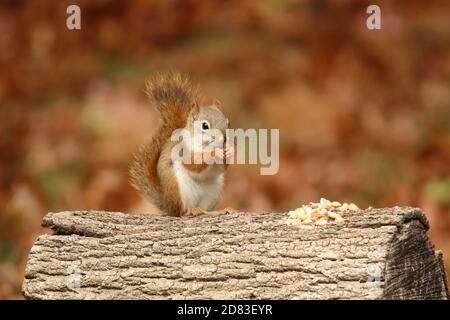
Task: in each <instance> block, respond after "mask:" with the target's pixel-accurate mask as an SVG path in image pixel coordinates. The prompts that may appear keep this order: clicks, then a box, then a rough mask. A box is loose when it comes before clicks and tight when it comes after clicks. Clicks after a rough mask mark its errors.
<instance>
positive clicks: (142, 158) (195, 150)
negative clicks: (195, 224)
mask: <svg viewBox="0 0 450 320" xmlns="http://www.w3.org/2000/svg"><path fill="white" fill-rule="evenodd" d="M146 92H147V94H148V96H149V98H150V100H151V102H152V104H154V106H155V107H156V108H157V110H158V111H159V113H160V115H161V120H162V121H161V123H160V125H159V127H158V128H157V130H156V132H155V134H154V136H153V138H152V139H151V141H150V142H149V143H148V144H146V145H144V146H143V147H142V148H141V149H140V151H139V152H137V153H136V154H135V157H134V161H133V163H132V165H131V167H130V179H131V183H132V185H133V186H134V187H135V188H136V189H137V190H138V191H139V192H141V193H142V194H144V195H145V196H147V197H148V198H149V199H150V200H151V201H152V202H153V203H154V204H155V205H156V206H157V207H158V208H159V209H160V210H161V211H162V212H163V213H164V214H167V215H171V216H184V215H196V214H200V213H203V212H204V211H208V210H211V209H213V208H214V206H215V205H216V204H217V202H218V200H219V198H220V194H221V192H222V189H223V185H224V179H225V173H226V169H227V167H228V165H227V164H226V162H227V161H226V159H227V158H229V157H231V156H232V154H233V148H232V147H231V146H228V147H227V143H226V129H227V128H228V127H229V121H228V119H227V118H226V117H225V115H224V114H223V113H222V112H221V111H220V109H219V108H218V107H217V106H216V105H199V103H198V93H197V92H198V91H197V87H196V86H195V85H193V84H192V83H191V82H190V80H189V79H188V78H187V77H186V76H183V75H180V74H177V73H171V74H166V75H159V76H156V77H154V78H153V79H151V80H150V81H149V82H148V83H147V90H146ZM176 129H186V130H187V132H188V133H190V134H192V135H194V134H199V136H201V137H202V140H201V141H200V143H199V141H195V140H193V139H190V140H189V141H188V142H184V143H187V145H186V150H187V152H189V156H191V158H192V159H194V157H197V156H199V155H200V160H201V161H200V162H198V161H188V162H191V163H188V162H186V161H182V159H173V157H172V149H173V148H174V146H175V145H176V144H177V143H179V142H178V141H172V140H171V137H172V133H173V132H174V131H175V130H176ZM213 129H215V130H213ZM212 131H214V132H219V135H218V136H217V134H215V135H214V136H213V135H212V133H211V132H212ZM212 140H214V141H213V142H214V145H215V146H216V147H214V149H213V151H212V152H206V153H205V152H204V151H203V147H205V146H206V145H208V144H210V143H211V141H212ZM216 157H217V158H221V159H222V160H223V161H218V162H211V161H206V159H210V160H211V159H213V160H214V158H216ZM220 162H222V163H220Z"/></svg>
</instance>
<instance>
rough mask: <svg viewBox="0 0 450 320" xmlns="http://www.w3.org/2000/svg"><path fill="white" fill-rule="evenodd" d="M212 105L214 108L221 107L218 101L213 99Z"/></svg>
mask: <svg viewBox="0 0 450 320" xmlns="http://www.w3.org/2000/svg"><path fill="white" fill-rule="evenodd" d="M213 105H214V106H217V107H221V106H222V103H220V101H219V100H217V99H214V100H213Z"/></svg>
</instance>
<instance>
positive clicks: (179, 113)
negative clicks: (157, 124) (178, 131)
mask: <svg viewBox="0 0 450 320" xmlns="http://www.w3.org/2000/svg"><path fill="white" fill-rule="evenodd" d="M146 92H147V94H148V96H149V97H150V100H151V101H152V102H153V104H154V105H155V107H156V109H158V111H159V112H160V114H161V117H162V122H163V123H165V124H171V125H174V124H175V125H174V126H175V127H184V123H179V122H183V121H186V119H187V117H188V115H189V112H190V110H191V107H192V105H193V104H194V103H195V102H196V99H197V88H196V87H195V86H193V85H192V83H191V81H190V80H189V78H188V77H187V76H184V75H181V74H179V73H169V74H163V75H158V76H156V77H154V78H153V79H151V80H149V81H148V82H147V90H146Z"/></svg>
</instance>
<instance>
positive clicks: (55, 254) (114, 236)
mask: <svg viewBox="0 0 450 320" xmlns="http://www.w3.org/2000/svg"><path fill="white" fill-rule="evenodd" d="M286 217H287V215H286V214H282V213H263V214H254V213H233V214H218V213H208V214H204V215H201V216H197V217H191V218H173V217H166V216H156V215H136V214H124V213H111V212H98V211H85V212H59V213H49V214H48V215H47V216H46V217H45V218H44V221H43V226H45V227H48V228H51V229H53V230H54V231H55V233H54V235H42V236H40V237H39V238H38V239H37V241H36V243H35V244H34V246H33V248H32V249H31V252H30V255H29V258H28V265H27V268H26V275H25V281H24V284H23V294H24V296H25V297H26V298H28V299H185V298H188V299H425V298H426V299H446V298H447V297H448V289H447V283H446V276H445V271H444V269H443V266H442V264H441V260H442V259H441V258H442V257H441V256H440V255H439V254H435V252H434V248H433V245H432V244H431V243H430V240H429V238H428V236H427V230H428V222H427V220H426V218H425V216H424V215H423V213H422V212H421V211H420V210H419V209H414V208H399V207H395V208H385V209H369V210H364V211H360V212H356V213H349V214H347V215H344V218H345V219H346V221H345V222H344V223H343V224H340V225H337V224H328V225H325V226H309V227H300V228H298V227H292V226H288V225H286V224H285V219H286Z"/></svg>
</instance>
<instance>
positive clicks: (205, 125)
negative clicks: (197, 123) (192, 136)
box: [202, 120, 209, 131]
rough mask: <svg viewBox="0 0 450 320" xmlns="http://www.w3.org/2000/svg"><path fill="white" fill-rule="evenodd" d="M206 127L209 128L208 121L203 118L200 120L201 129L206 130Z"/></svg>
mask: <svg viewBox="0 0 450 320" xmlns="http://www.w3.org/2000/svg"><path fill="white" fill-rule="evenodd" d="M208 129H209V122H208V121H206V120H203V121H202V130H203V131H206V130H208Z"/></svg>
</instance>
